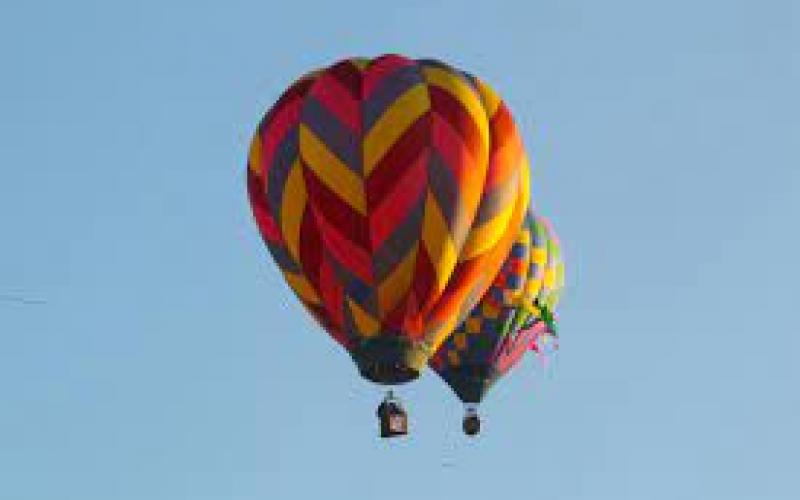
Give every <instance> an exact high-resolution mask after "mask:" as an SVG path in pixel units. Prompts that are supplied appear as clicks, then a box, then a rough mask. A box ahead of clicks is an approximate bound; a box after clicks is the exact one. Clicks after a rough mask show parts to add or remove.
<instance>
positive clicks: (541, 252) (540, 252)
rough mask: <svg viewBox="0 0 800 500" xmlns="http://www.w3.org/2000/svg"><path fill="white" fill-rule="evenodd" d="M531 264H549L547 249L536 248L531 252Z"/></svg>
mask: <svg viewBox="0 0 800 500" xmlns="http://www.w3.org/2000/svg"><path fill="white" fill-rule="evenodd" d="M531 262H533V263H534V264H537V265H540V266H541V265H544V264H546V263H547V247H540V248H534V249H533V251H532V252H531Z"/></svg>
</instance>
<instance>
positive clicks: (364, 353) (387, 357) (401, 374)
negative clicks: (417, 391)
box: [350, 337, 426, 385]
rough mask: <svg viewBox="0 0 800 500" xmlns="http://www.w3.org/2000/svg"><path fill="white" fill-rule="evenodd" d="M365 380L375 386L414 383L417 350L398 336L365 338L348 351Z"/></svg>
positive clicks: (420, 358)
mask: <svg viewBox="0 0 800 500" xmlns="http://www.w3.org/2000/svg"><path fill="white" fill-rule="evenodd" d="M350 354H351V356H352V357H353V359H354V360H355V362H356V365H358V371H359V372H361V376H362V377H364V378H365V379H367V380H369V381H371V382H374V383H376V384H384V385H395V384H404V383H406V382H411V381H412V380H415V379H416V378H418V377H419V375H420V370H419V368H418V367H417V366H416V365H417V364H418V362H419V361H420V360H421V361H422V363H423V364H424V362H425V361H426V359H425V358H424V357H422V356H421V355H420V353H419V352H418V349H416V348H415V347H414V346H412V344H411V342H410V341H409V340H408V339H405V338H402V337H375V338H372V339H365V340H364V341H362V342H361V343H360V344H359V345H357V346H356V347H355V348H353V350H352V351H351V352H350Z"/></svg>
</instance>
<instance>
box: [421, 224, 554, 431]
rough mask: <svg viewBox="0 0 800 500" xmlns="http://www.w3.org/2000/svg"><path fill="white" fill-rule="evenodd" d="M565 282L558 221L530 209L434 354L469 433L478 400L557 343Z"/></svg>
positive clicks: (436, 366) (476, 428)
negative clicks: (490, 278)
mask: <svg viewBox="0 0 800 500" xmlns="http://www.w3.org/2000/svg"><path fill="white" fill-rule="evenodd" d="M563 285H564V263H563V261H562V260H561V251H560V245H559V243H558V239H557V237H556V235H555V232H554V231H553V228H552V225H551V224H550V222H549V221H547V220H546V219H544V218H542V217H538V216H535V215H533V214H529V215H528V216H527V217H526V219H525V223H524V224H523V226H522V229H521V230H520V232H519V235H518V236H517V239H516V241H515V242H514V245H513V246H512V247H511V251H510V253H509V255H508V257H507V258H506V260H505V262H504V263H503V266H502V268H501V270H500V272H499V274H498V275H497V277H496V278H495V280H494V282H493V283H492V285H491V286H490V287H489V290H488V291H487V293H486V295H484V297H483V298H482V299H481V301H480V302H479V303H478V305H477V306H476V307H475V308H474V309H473V310H472V312H471V313H470V314H469V316H468V317H467V319H466V320H465V321H464V323H462V324H461V325H460V326H459V327H458V328H457V329H456V330H455V331H454V332H453V334H452V335H451V336H450V338H448V339H447V340H446V341H445V342H444V343H443V344H442V345H441V347H440V348H439V350H438V351H437V352H436V354H435V355H434V356H433V358H432V359H431V360H430V365H431V367H432V368H433V369H434V371H436V373H438V374H439V376H440V377H441V378H442V379H443V380H444V381H445V383H447V384H448V385H449V386H450V387H451V388H452V389H453V391H454V392H455V393H456V395H457V396H458V397H459V399H461V401H462V402H464V403H465V405H466V415H465V417H464V432H465V433H467V434H469V435H474V434H477V433H478V431H479V430H480V420H479V418H478V414H477V405H478V404H479V403H480V402H481V401H482V400H483V398H484V396H485V395H486V393H487V391H488V390H489V389H490V388H491V386H492V385H493V384H494V383H495V382H496V381H497V380H498V379H499V378H500V377H502V376H503V375H505V374H506V373H507V372H508V371H509V370H510V369H511V368H512V367H513V366H514V365H515V364H516V363H517V362H518V361H519V360H520V359H521V358H522V356H523V354H524V353H525V352H526V351H528V350H529V349H533V350H536V351H541V350H544V348H545V346H547V347H551V346H554V345H555V344H554V342H555V335H556V329H555V321H554V319H553V309H554V308H555V306H556V305H557V304H558V296H559V294H560V292H561V289H562V288H563Z"/></svg>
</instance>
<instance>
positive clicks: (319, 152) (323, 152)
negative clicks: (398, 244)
mask: <svg viewBox="0 0 800 500" xmlns="http://www.w3.org/2000/svg"><path fill="white" fill-rule="evenodd" d="M300 157H301V158H302V159H303V161H304V162H305V164H306V165H307V166H308V168H309V169H311V170H312V171H313V172H314V173H315V174H316V175H317V177H319V179H320V180H321V181H322V182H323V183H324V184H325V185H326V186H327V187H328V188H329V189H330V190H331V191H333V192H334V193H336V194H337V195H338V196H339V197H340V198H342V199H343V200H345V201H346V202H347V204H348V205H350V206H351V207H353V209H354V210H356V211H357V212H358V213H360V214H361V215H366V213H367V197H366V194H365V193H364V183H363V182H362V180H361V177H359V176H358V175H357V174H356V173H354V172H353V171H352V170H350V169H349V168H348V167H347V165H345V164H344V163H342V161H341V160H339V158H338V157H337V156H336V155H334V154H333V153H331V151H330V150H329V149H328V148H327V146H325V144H324V143H323V142H322V141H321V140H320V139H319V137H317V136H316V135H315V134H314V132H312V131H311V129H309V128H308V127H307V126H306V125H304V124H301V125H300Z"/></svg>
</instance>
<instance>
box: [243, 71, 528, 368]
mask: <svg viewBox="0 0 800 500" xmlns="http://www.w3.org/2000/svg"><path fill="white" fill-rule="evenodd" d="M247 182H248V190H249V196H250V203H251V206H252V209H253V214H254V216H255V219H256V222H257V224H258V227H259V230H260V232H261V235H262V236H263V239H264V241H265V243H266V245H267V247H268V248H269V251H270V253H271V254H272V256H273V258H274V260H275V262H276V263H277V264H278V266H279V267H280V269H281V271H282V272H283V275H284V277H285V279H286V282H287V283H288V284H289V286H290V287H291V288H292V290H293V291H294V292H295V294H296V295H297V296H298V298H299V299H300V300H301V301H302V303H303V304H304V305H305V306H306V308H307V309H308V310H309V311H310V312H311V313H312V314H313V315H314V317H315V318H316V319H317V320H318V321H319V323H320V324H321V325H322V326H323V328H324V329H325V330H326V331H327V332H328V333H329V334H330V335H331V336H332V337H333V338H334V339H335V340H336V341H337V342H338V343H339V344H341V345H342V346H343V347H344V348H345V349H346V350H347V351H348V352H349V353H350V354H351V356H352V357H353V359H354V360H355V362H356V364H357V366H358V368H359V370H360V372H361V374H362V375H363V376H364V377H365V378H367V379H369V380H371V381H373V382H376V383H380V384H397V383H403V382H407V381H410V380H413V379H414V378H416V377H417V376H418V375H419V372H420V370H422V369H423V368H424V367H425V365H426V363H427V361H428V359H429V358H430V356H431V355H432V354H433V353H434V352H435V351H436V350H437V348H438V347H439V346H440V344H441V343H442V342H443V341H444V339H445V338H446V337H447V336H448V335H449V334H450V333H451V332H452V331H453V329H454V328H455V327H456V326H457V325H458V324H460V323H461V321H462V320H463V319H464V318H465V317H466V315H467V314H468V313H469V312H470V310H472V308H473V307H474V306H475V305H476V303H477V302H478V301H479V300H480V298H481V297H482V295H483V294H484V292H485V291H486V289H487V288H488V287H489V285H490V284H491V282H492V281H493V279H494V277H495V275H496V274H497V272H498V270H499V269H500V266H501V265H502V263H503V261H504V259H505V257H506V256H507V255H508V253H509V250H510V248H511V246H512V244H513V243H514V240H515V239H516V237H517V235H518V234H519V230H520V227H521V224H522V221H523V218H524V216H525V213H526V210H527V206H528V198H529V182H530V179H529V166H528V161H527V158H526V155H525V152H524V149H523V145H522V141H521V139H520V136H519V134H518V133H517V130H516V127H515V125H514V122H513V120H512V118H511V114H510V113H509V110H508V108H507V107H506V106H505V105H504V104H503V102H502V101H501V100H500V98H499V97H498V96H497V94H495V92H494V91H493V90H492V89H491V88H490V87H489V86H488V85H487V84H485V83H484V82H483V81H481V80H479V79H478V78H476V77H474V76H471V75H469V74H467V73H464V72H462V71H460V70H458V69H455V68H453V67H451V66H448V65H447V64H444V63H442V62H439V61H433V60H413V59H408V58H406V57H403V56H400V55H384V56H381V57H377V58H375V59H360V58H359V59H346V60H343V61H340V62H337V63H335V64H333V65H331V66H329V67H327V68H323V69H320V70H318V71H314V72H312V73H310V74H308V75H307V76H304V77H302V78H300V79H299V80H298V81H296V82H295V83H294V84H292V85H291V86H290V87H289V88H288V89H287V90H286V91H285V92H284V94H283V95H282V96H281V97H280V99H279V100H278V101H277V103H276V104H275V105H274V106H273V107H272V108H271V109H270V110H269V111H268V112H267V113H266V115H265V116H264V118H263V120H262V121H261V123H260V124H259V126H258V129H257V131H256V133H255V136H254V137H253V140H252V144H251V147H250V155H249V161H248V168H247Z"/></svg>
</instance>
